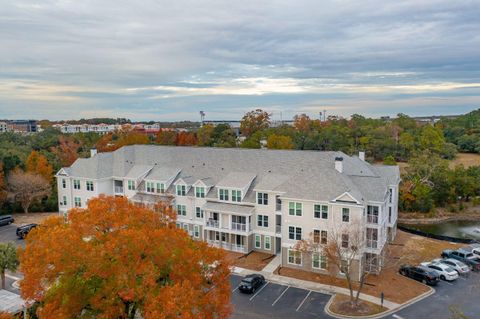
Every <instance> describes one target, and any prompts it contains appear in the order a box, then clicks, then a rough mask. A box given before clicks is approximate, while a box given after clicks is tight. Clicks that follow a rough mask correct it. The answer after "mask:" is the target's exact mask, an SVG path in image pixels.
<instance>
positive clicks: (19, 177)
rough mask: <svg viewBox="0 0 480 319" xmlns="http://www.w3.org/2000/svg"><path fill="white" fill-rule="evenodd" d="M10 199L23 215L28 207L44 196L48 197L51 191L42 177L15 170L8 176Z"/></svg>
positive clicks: (48, 184)
mask: <svg viewBox="0 0 480 319" xmlns="http://www.w3.org/2000/svg"><path fill="white" fill-rule="evenodd" d="M8 187H9V191H10V197H11V198H12V200H13V201H15V202H19V203H20V205H21V206H22V208H23V211H24V212H25V213H28V209H29V208H30V205H32V203H34V202H35V201H37V200H40V199H42V198H43V197H45V196H50V193H51V191H52V189H51V187H50V183H49V182H48V181H47V180H46V179H45V178H43V177H42V176H40V175H38V174H34V173H29V172H24V171H22V170H20V169H17V170H15V171H13V172H12V173H10V175H9V176H8Z"/></svg>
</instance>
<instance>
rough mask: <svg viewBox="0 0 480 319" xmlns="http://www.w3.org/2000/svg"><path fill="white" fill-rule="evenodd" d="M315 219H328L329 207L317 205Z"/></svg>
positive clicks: (314, 207)
mask: <svg viewBox="0 0 480 319" xmlns="http://www.w3.org/2000/svg"><path fill="white" fill-rule="evenodd" d="M313 217H314V218H322V219H328V206H327V205H320V204H315V205H314V206H313Z"/></svg>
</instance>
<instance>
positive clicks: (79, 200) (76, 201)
mask: <svg viewBox="0 0 480 319" xmlns="http://www.w3.org/2000/svg"><path fill="white" fill-rule="evenodd" d="M74 201H75V207H82V199H81V198H80V197H75V198H74Z"/></svg>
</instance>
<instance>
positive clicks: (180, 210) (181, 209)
mask: <svg viewBox="0 0 480 319" xmlns="http://www.w3.org/2000/svg"><path fill="white" fill-rule="evenodd" d="M177 215H178V216H187V205H181V204H177Z"/></svg>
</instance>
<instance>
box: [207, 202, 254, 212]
mask: <svg viewBox="0 0 480 319" xmlns="http://www.w3.org/2000/svg"><path fill="white" fill-rule="evenodd" d="M253 209H254V207H253V206H245V205H237V204H228V203H217V202H207V203H205V205H203V210H205V211H214V212H219V213H235V214H250V213H251V212H252V211H253Z"/></svg>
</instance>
